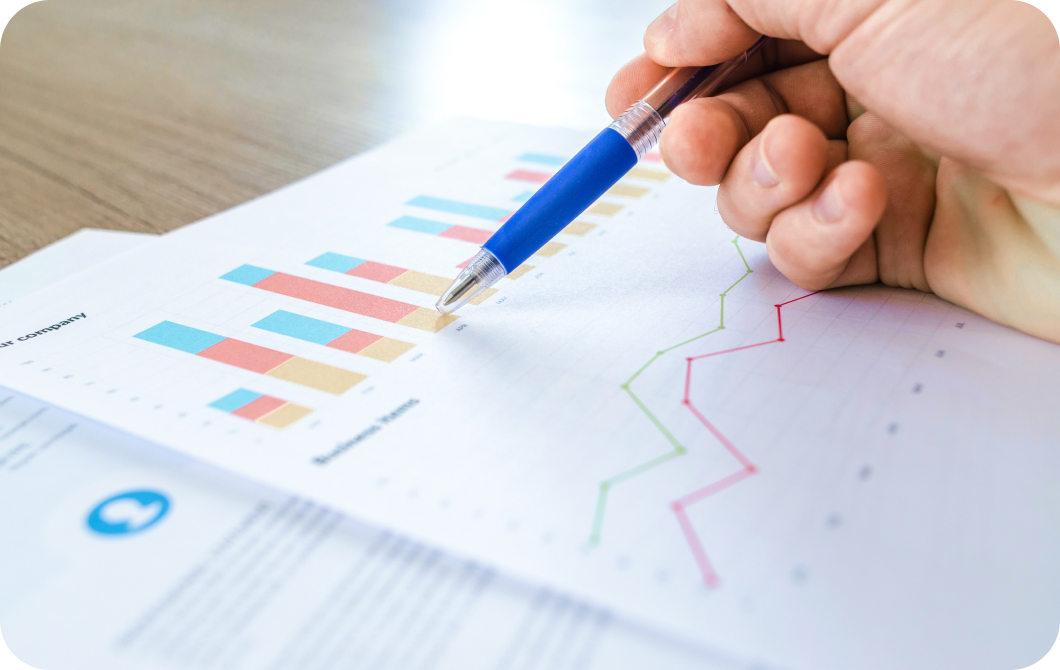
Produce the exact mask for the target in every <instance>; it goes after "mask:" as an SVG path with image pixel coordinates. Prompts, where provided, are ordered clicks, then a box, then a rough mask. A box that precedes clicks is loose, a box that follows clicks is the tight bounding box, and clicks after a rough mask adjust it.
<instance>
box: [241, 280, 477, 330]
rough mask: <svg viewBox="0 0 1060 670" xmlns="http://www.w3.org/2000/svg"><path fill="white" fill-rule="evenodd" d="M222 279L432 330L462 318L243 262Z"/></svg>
mask: <svg viewBox="0 0 1060 670" xmlns="http://www.w3.org/2000/svg"><path fill="white" fill-rule="evenodd" d="M221 279H224V280H227V281H230V282H235V283H237V284H243V285H244V286H251V287H253V288H256V289H261V290H262V291H268V292H270V293H276V294H278V295H285V296H288V297H290V298H296V299H298V300H304V301H306V302H311V303H314V304H317V305H323V306H325V307H332V308H334V309H340V310H342V311H344V312H350V313H352V314H360V315H361V316H367V317H369V318H372V319H379V320H380V321H386V322H389V323H396V324H398V325H400V326H408V327H409V328H416V329H417V330H425V331H427V332H431V333H437V332H438V331H439V330H441V329H443V328H445V327H446V326H448V325H449V324H451V323H453V322H454V321H456V320H457V319H458V318H459V317H456V316H451V315H450V316H442V315H441V314H439V313H438V312H436V311H435V310H433V309H428V308H426V307H417V306H416V305H411V304H409V303H407V302H400V301H398V300H391V299H390V298H383V297H380V296H377V295H372V294H370V293H362V292H361V291H355V290H353V289H348V288H343V287H341V286H334V285H332V284H325V283H324V282H318V281H314V280H312V279H306V278H304V277H297V276H295V275H289V274H286V273H283V272H276V271H274V270H267V269H265V268H260V267H257V266H254V265H242V266H240V267H238V268H236V269H235V270H233V271H231V272H229V273H227V274H225V275H222V276H221Z"/></svg>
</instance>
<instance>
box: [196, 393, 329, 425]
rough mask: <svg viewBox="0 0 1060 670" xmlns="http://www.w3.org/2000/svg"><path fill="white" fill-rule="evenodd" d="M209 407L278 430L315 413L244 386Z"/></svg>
mask: <svg viewBox="0 0 1060 670" xmlns="http://www.w3.org/2000/svg"><path fill="white" fill-rule="evenodd" d="M209 407H212V408H214V409H217V410H221V411H222V412H225V413H227V414H231V415H232V416H238V417H239V418H241V419H246V420H248V421H253V422H254V423H257V424H260V425H262V426H268V427H270V428H276V429H278V430H283V429H284V428H287V427H288V426H291V425H293V424H295V423H297V422H298V421H301V420H302V419H304V418H305V417H307V416H309V415H310V414H312V413H313V410H311V409H310V408H308V407H303V406H302V405H297V404H295V403H293V402H289V401H287V400H283V399H281V398H276V397H273V396H270V395H265V394H263V393H257V392H255V391H249V390H247V389H243V388H241V389H239V390H237V391H233V392H232V393H229V394H228V395H226V396H225V397H223V398H219V399H217V400H215V401H213V402H212V403H210V404H209Z"/></svg>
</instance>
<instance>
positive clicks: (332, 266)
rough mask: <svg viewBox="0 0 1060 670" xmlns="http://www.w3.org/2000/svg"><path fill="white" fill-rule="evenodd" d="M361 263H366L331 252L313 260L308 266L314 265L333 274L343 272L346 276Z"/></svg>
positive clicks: (362, 260) (361, 259)
mask: <svg viewBox="0 0 1060 670" xmlns="http://www.w3.org/2000/svg"><path fill="white" fill-rule="evenodd" d="M361 263H364V259H363V258H354V257H353V256H343V255H342V254H333V253H331V252H330V251H329V252H327V253H326V254H321V255H320V256H317V257H316V258H314V259H313V260H311V261H309V262H308V263H306V265H312V266H313V267H315V268H323V269H325V270H331V271H332V272H341V273H343V274H346V273H347V272H349V271H350V270H352V269H354V268H355V267H357V266H358V265H360V264H361Z"/></svg>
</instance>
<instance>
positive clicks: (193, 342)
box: [133, 321, 225, 354]
mask: <svg viewBox="0 0 1060 670" xmlns="http://www.w3.org/2000/svg"><path fill="white" fill-rule="evenodd" d="M133 337H135V338H137V339H139V340H144V341H146V342H153V343H155V344H161V345H162V346H163V347H169V348H170V349H177V350H178V351H183V352H185V353H189V354H198V353H199V352H202V351H205V350H207V349H209V348H210V347H212V346H214V345H216V344H218V343H220V342H222V341H223V340H224V339H225V338H224V337H222V336H220V335H214V334H213V333H208V332H206V331H205V330H199V329H198V328H191V327H189V326H182V325H180V324H179V323H173V322H172V321H163V322H162V323H160V324H158V325H157V326H152V327H150V328H148V329H147V330H145V331H143V332H142V333H137V334H136V335H133Z"/></svg>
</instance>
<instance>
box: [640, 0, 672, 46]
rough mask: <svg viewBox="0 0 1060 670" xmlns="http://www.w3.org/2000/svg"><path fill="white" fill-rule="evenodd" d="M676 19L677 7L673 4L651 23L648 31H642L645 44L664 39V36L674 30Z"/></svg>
mask: <svg viewBox="0 0 1060 670" xmlns="http://www.w3.org/2000/svg"><path fill="white" fill-rule="evenodd" d="M676 18H677V5H676V4H674V5H673V6H671V7H670V8H669V9H667V10H666V11H665V12H663V13H662V14H660V15H659V18H657V19H655V20H654V21H652V22H651V25H649V26H648V29H647V30H646V31H644V41H646V42H653V43H654V42H661V41H662V40H664V39H666V36H667V35H668V34H669V33H670V31H671V30H673V28H674V19H676Z"/></svg>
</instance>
